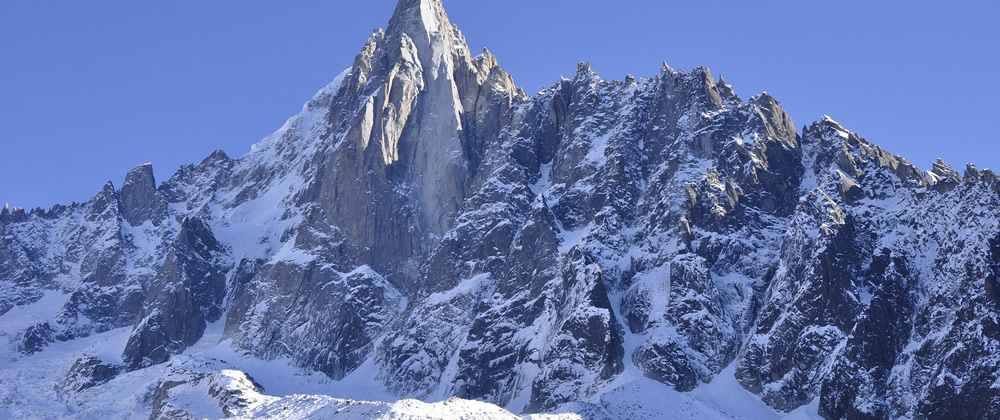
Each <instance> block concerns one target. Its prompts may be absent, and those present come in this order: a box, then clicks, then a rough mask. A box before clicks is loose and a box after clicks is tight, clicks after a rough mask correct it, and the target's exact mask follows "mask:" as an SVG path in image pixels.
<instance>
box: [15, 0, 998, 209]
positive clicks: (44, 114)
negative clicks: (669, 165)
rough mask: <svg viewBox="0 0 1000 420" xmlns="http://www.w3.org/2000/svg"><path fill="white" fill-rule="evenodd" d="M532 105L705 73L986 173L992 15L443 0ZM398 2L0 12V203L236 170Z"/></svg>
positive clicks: (760, 5) (786, 5)
mask: <svg viewBox="0 0 1000 420" xmlns="http://www.w3.org/2000/svg"><path fill="white" fill-rule="evenodd" d="M444 1H445V7H446V9H447V10H448V12H449V16H450V17H451V20H452V23H455V24H457V25H458V26H459V27H460V28H461V29H462V31H463V32H464V33H465V35H466V38H467V39H468V41H469V44H470V46H471V47H472V48H473V51H474V52H477V51H479V50H481V49H482V47H484V46H486V47H489V48H490V50H491V51H493V52H494V54H496V55H497V56H498V58H499V60H500V64H501V65H502V66H503V67H504V68H506V69H507V70H508V71H509V72H510V73H511V74H513V75H514V78H515V80H516V81H517V82H518V84H520V85H521V86H523V87H524V88H525V90H526V91H528V92H535V91H537V90H539V89H540V88H541V87H543V86H550V85H552V84H553V83H554V82H555V81H556V80H558V78H559V77H560V75H566V76H570V75H572V74H573V73H574V71H575V69H576V62H577V61H580V60H586V61H590V62H591V64H592V66H593V68H594V70H595V71H597V72H598V73H600V74H601V75H602V76H603V77H604V78H612V79H621V78H623V77H624V76H625V75H626V74H628V73H632V74H635V75H636V76H649V75H653V74H655V73H656V72H657V71H659V69H660V63H661V62H662V61H664V60H665V61H667V62H668V63H670V65H671V66H673V67H674V68H677V69H684V70H689V69H691V68H693V67H696V66H699V65H707V66H709V67H710V68H711V69H712V72H713V74H715V75H716V76H717V75H719V74H722V75H723V76H725V78H726V80H727V81H728V82H729V83H730V84H733V85H734V86H735V88H736V92H737V94H739V95H740V96H741V97H742V98H744V99H746V98H749V97H750V96H752V95H754V94H756V93H759V92H761V91H764V90H766V91H768V92H770V93H771V94H772V95H774V96H775V97H776V98H778V99H779V100H780V101H781V102H782V104H783V105H784V107H785V109H786V110H787V111H788V112H789V113H790V114H791V116H792V118H793V119H794V120H795V123H796V125H797V126H798V127H801V126H802V125H805V124H808V123H809V122H811V121H814V120H817V119H819V118H820V117H821V116H822V115H823V114H829V115H830V116H832V117H833V118H834V119H836V120H838V121H840V122H841V123H842V124H844V125H845V126H847V128H848V129H851V130H853V131H856V132H858V133H860V134H861V135H862V136H864V137H866V138H868V139H869V140H872V141H873V142H875V143H877V144H879V145H882V146H883V147H885V148H886V149H888V150H889V151H890V152H892V153H895V154H900V155H902V156H904V157H907V158H908V159H910V160H911V161H912V162H914V163H915V164H917V165H918V166H920V167H921V168H925V169H927V168H929V167H930V163H931V162H932V161H933V159H935V158H937V157H942V158H944V159H945V161H946V162H948V163H950V164H952V165H953V166H955V167H956V169H959V170H960V171H961V170H962V169H963V168H964V165H965V163H966V162H970V161H971V162H975V163H976V164H977V165H978V166H979V167H980V168H984V167H992V168H1000V153H998V151H1000V146H998V141H1000V135H998V133H997V130H996V129H995V125H996V123H997V121H1000V118H998V116H997V112H998V111H1000V107H998V106H997V100H998V99H1000V82H998V79H997V75H998V74H1000V29H998V28H1000V25H997V24H996V22H997V21H998V19H1000V6H998V3H997V2H987V1H978V2H971V1H956V2H947V3H946V2H929V1H916V2H906V3H903V2H872V1H823V2H820V1H791V0H788V1H764V2H745V1H698V2H693V1H684V2H678V1H664V0H618V1H615V2H610V1H588V0H573V1H569V0H560V1H555V0H553V1H546V0H505V1H492V2H484V1H467V0H444ZM394 5H395V2H394V1H390V0H369V1H306V0H302V1H293V2H278V1H273V2H261V1H246V2H236V1H197V2H196V1H179V2H136V1H125V0H102V1H98V2H84V1H51V0H38V1H6V2H0V127H2V130H0V174H2V175H0V205H2V203H3V202H10V204H11V205H16V206H22V207H27V208H31V207H36V206H42V207H48V206H51V205H52V204H55V203H68V202H70V201H74V200H75V201H84V200H86V199H88V198H89V197H90V196H91V195H93V194H94V193H96V192H97V191H98V190H99V189H100V187H101V185H103V184H104V182H105V181H107V180H111V181H113V182H114V183H115V185H116V186H118V187H120V186H121V182H122V180H123V179H124V176H125V173H126V172H127V171H128V170H129V169H131V168H132V167H133V166H135V165H136V164H139V163H143V162H152V163H153V167H154V170H155V173H156V176H157V181H158V182H162V181H164V180H166V179H167V178H168V177H169V176H170V175H171V174H172V173H173V172H174V171H175V170H176V169H177V167H178V166H180V165H181V164H184V163H194V162H198V161H200V160H201V159H202V158H204V157H205V156H207V155H208V154H209V153H210V152H211V151H212V150H215V149H223V150H225V151H226V152H227V153H229V155H230V156H241V155H243V154H244V153H246V152H247V151H249V148H250V145H251V144H253V143H254V142H256V141H257V140H259V139H261V138H263V137H264V136H265V135H267V134H268V133H270V132H271V131H273V130H275V129H277V128H278V127H280V126H281V125H282V123H284V121H285V119H286V118H287V117H289V116H291V115H293V114H294V113H296V112H297V111H298V110H299V108H300V107H301V105H302V103H304V102H305V101H307V100H308V99H309V98H310V97H311V96H312V94H313V93H315V92H316V91H317V90H318V89H319V88H321V87H323V86H324V85H325V84H327V83H328V82H329V81H330V80H332V79H333V77H334V76H335V75H337V74H338V73H339V72H340V71H341V70H343V69H345V68H347V67H349V66H350V64H351V62H352V60H353V58H354V55H355V54H356V53H357V51H358V50H359V49H360V47H361V45H362V44H363V43H364V41H365V39H366V38H367V37H368V35H369V33H370V31H371V30H372V29H373V28H376V27H384V26H385V24H386V22H387V21H388V19H389V16H390V14H391V13H392V10H393V7H394Z"/></svg>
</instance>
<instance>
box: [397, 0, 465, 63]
mask: <svg viewBox="0 0 1000 420" xmlns="http://www.w3.org/2000/svg"><path fill="white" fill-rule="evenodd" d="M385 32H386V34H387V36H388V37H389V39H390V40H397V39H399V38H401V37H402V35H406V36H407V37H409V38H410V39H411V40H413V42H414V44H416V46H417V49H418V51H419V52H420V53H421V54H420V55H421V56H423V55H424V54H423V53H424V52H426V51H427V48H428V47H430V46H431V44H433V43H435V42H434V41H443V42H442V44H445V45H447V44H453V43H454V42H455V41H457V40H459V39H461V36H460V35H458V36H456V35H457V30H455V29H454V28H453V27H452V25H451V22H449V21H448V15H447V13H445V11H444V5H442V4H441V0H400V2H399V3H398V4H396V10H395V11H394V12H393V13H392V17H391V18H390V19H389V26H388V27H387V28H386V31H385Z"/></svg>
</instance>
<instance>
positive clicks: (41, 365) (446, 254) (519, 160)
mask: <svg viewBox="0 0 1000 420" xmlns="http://www.w3.org/2000/svg"><path fill="white" fill-rule="evenodd" d="M0 243H2V247H0V329H2V331H0V335H3V337H2V340H0V341H2V343H0V346H3V348H4V349H5V350H4V351H5V352H4V353H3V355H2V356H0V357H2V361H0V417H6V418H12V417H13V418H17V417H79V418H94V417H95V416H111V415H116V416H126V417H136V416H138V417H140V418H144V417H146V416H149V417H150V418H189V417H229V416H236V417H255V416H259V417H271V418H295V417H296V416H300V418H308V417H311V416H313V417H315V416H320V417H322V416H324V415H333V414H334V413H338V412H341V411H340V410H348V411H344V412H345V413H353V415H355V416H357V417H378V416H390V417H391V416H396V417H392V418H409V417H407V416H410V417H419V416H421V415H425V414H426V413H433V412H437V413H439V414H440V415H441V416H446V417H455V418H459V417H461V418H497V417H501V418H505V417H510V418H517V415H518V414H531V413H556V414H552V415H553V416H556V417H564V418H574V416H576V417H584V418H657V417H664V416H666V417H671V418H684V417H685V416H687V417H691V418H757V417H761V418H780V417H781V416H782V415H784V414H783V413H804V414H806V415H814V416H821V417H822V418H826V419H841V418H846V419H868V418H871V419H886V418H893V419H895V418H900V417H902V418H917V419H922V418H930V419H941V418H954V419H959V418H996V417H997V416H1000V308H998V302H1000V284H998V275H1000V179H998V177H997V175H996V174H994V173H993V172H991V171H989V170H979V169H977V168H976V167H974V166H972V165H969V166H967V167H966V168H965V169H964V171H963V172H959V171H956V170H955V169H953V168H952V167H950V166H949V165H947V164H945V163H944V162H941V161H938V162H937V163H935V164H934V165H933V167H932V169H931V170H929V171H921V170H920V169H918V168H917V167H916V166H914V165H912V164H911V163H909V162H908V161H907V160H906V159H904V158H902V157H900V156H898V155H893V154H891V153H889V152H887V151H886V150H883V149H882V148H880V147H878V146H877V145H875V144H873V143H871V142H869V141H868V140H866V139H864V138H862V137H861V136H859V135H858V134H856V133H853V132H851V131H849V130H848V129H846V128H844V127H843V126H841V125H840V124H838V123H837V122H835V121H834V120H833V119H831V118H829V117H824V118H823V119H822V120H820V121H817V122H813V123H811V124H808V125H806V126H804V127H802V128H801V130H797V129H796V126H795V125H794V124H793V123H792V120H791V119H790V118H789V116H788V114H786V113H785V111H784V110H783V109H782V107H781V105H780V103H779V102H778V101H777V100H776V99H775V98H772V97H771V96H769V95H768V94H766V93H763V94H759V95H756V96H753V97H751V98H749V99H747V100H743V99H741V98H740V97H739V96H737V94H736V92H735V90H734V89H733V87H732V86H730V85H728V84H726V82H725V81H724V80H723V79H722V78H719V79H716V78H714V77H713V76H712V75H711V73H710V72H709V70H708V69H707V68H696V69H694V70H692V71H690V72H685V71H679V70H675V69H672V68H670V67H669V66H667V65H666V64H664V65H663V68H662V69H661V70H660V72H659V73H658V74H656V75H654V76H652V77H645V78H635V77H631V76H630V77H627V78H626V79H625V80H624V81H616V80H607V79H603V78H601V77H600V76H598V75H597V74H596V73H594V72H593V71H592V70H591V68H590V66H589V65H587V64H585V63H581V64H579V66H578V69H577V72H576V74H575V75H573V77H572V78H569V79H566V78H564V79H562V80H559V81H558V82H557V83H556V84H555V85H554V86H552V87H551V88H547V89H545V90H542V91H541V92H538V93H537V94H535V95H533V96H531V95H526V94H525V93H524V92H523V91H522V90H521V89H519V88H518V87H517V85H516V84H515V82H514V79H513V77H512V76H511V75H510V74H508V73H507V72H505V71H504V70H503V69H502V68H501V67H500V65H499V61H498V59H497V58H496V57H494V56H493V55H492V54H491V53H490V52H489V51H485V50H484V51H483V52H482V53H481V54H479V55H475V56H474V55H473V54H472V53H470V51H469V48H468V46H467V45H466V41H465V38H464V37H463V35H462V33H461V32H459V30H458V29H457V28H456V27H455V26H453V25H452V24H451V23H450V22H449V20H448V17H447V16H446V14H445V11H444V8H443V6H442V4H441V1H440V0H401V1H400V2H399V4H398V5H397V7H396V10H395V12H394V14H393V16H392V17H391V19H390V20H389V23H388V26H387V28H386V29H385V30H384V31H383V30H376V31H375V32H374V33H372V34H371V35H370V37H369V38H368V40H367V42H365V43H364V46H363V47H362V48H361V52H360V53H358V55H357V57H356V58H355V60H354V64H353V66H352V67H351V68H350V69H348V70H346V71H344V72H343V73H342V74H341V75H340V76H339V77H337V78H336V79H335V80H334V81H333V82H332V83H330V84H329V85H328V86H326V87H324V88H323V89H322V90H320V91H319V92H318V93H317V94H316V96H315V97H314V98H312V100H310V101H309V102H308V103H307V104H306V105H305V106H304V107H303V109H302V111H301V112H300V113H299V114H297V115H295V116H294V117H292V118H291V119H289V120H288V121H287V122H286V123H285V125H284V126H283V127H282V128H281V129H280V130H279V131H277V132H275V133H274V134H272V135H270V136H268V137H267V138H265V139H264V140H262V141H261V142H259V143H257V144H256V145H254V146H253V149H252V151H251V152H250V153H248V154H246V155H244V156H242V157H239V158H232V157H230V156H228V155H226V154H225V153H223V152H221V151H218V152H215V153H213V154H212V155H210V156H208V157H207V158H205V159H204V160H203V161H202V162H201V163H199V164H197V165H188V166H184V167H181V168H180V169H179V170H178V171H177V172H176V173H175V174H174V175H173V176H172V177H171V178H170V179H168V180H166V181H164V182H161V183H159V184H157V182H156V181H155V180H154V178H153V171H152V168H151V166H150V165H148V164H146V165H140V166H138V167H136V168H135V169H134V170H132V171H131V172H129V173H128V175H127V177H126V179H125V183H124V185H122V186H121V187H120V188H116V187H115V186H113V185H112V184H111V183H108V184H107V185H105V186H104V188H103V189H102V190H101V191H100V192H98V193H97V194H96V195H94V197H93V198H92V199H90V200H89V201H87V202H85V203H73V204H70V205H66V206H61V205H59V206H55V207H53V208H51V209H48V210H42V209H36V210H34V211H30V212H29V211H24V210H23V209H10V208H7V207H5V208H4V209H3V210H2V212H0ZM275 372H284V373H280V374H279V373H275ZM38 384H41V385H38ZM727 384H728V385H727ZM718 389H724V390H726V392H724V393H723V392H715V394H719V393H721V394H724V395H722V396H721V397H718V396H716V397H715V398H714V399H713V397H712V395H714V394H713V392H711V390H718ZM272 392H273V393H272ZM295 394H301V395H295ZM310 394H311V395H310ZM324 394H325V395H324ZM335 397H343V398H350V400H343V399H337V398H335ZM453 397H455V398H453ZM412 399H417V400H423V401H425V402H426V403H424V402H420V401H413V400H412ZM727 399H737V400H738V401H749V402H750V403H752V404H750V403H747V404H750V405H747V404H732V403H727ZM355 400H381V401H383V402H361V401H355ZM400 400H401V401H400ZM445 400H446V401H445ZM469 400H475V401H469ZM737 400H733V401H737ZM53 401H57V402H59V403H57V404H53V403H52V402H53ZM109 401H113V402H109ZM397 401H399V402H397ZM435 401H440V402H435ZM663 401H667V402H670V401H676V402H677V404H672V403H671V404H668V403H665V402H663ZM753 404H756V405H753ZM735 406H742V407H743V408H738V407H737V408H734V407H735ZM751 406H752V407H751ZM501 407H502V408H501ZM746 407H751V408H752V410H750V409H747V408H746ZM741 409H743V410H750V411H739V410H741ZM352 410H353V411H352ZM324 413H326V414H324ZM422 413H423V414H422Z"/></svg>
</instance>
